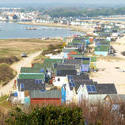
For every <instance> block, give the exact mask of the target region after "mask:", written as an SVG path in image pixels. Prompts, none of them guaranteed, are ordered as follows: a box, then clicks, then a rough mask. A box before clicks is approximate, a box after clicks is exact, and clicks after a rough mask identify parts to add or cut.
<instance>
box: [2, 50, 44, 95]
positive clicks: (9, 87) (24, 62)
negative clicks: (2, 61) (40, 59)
mask: <svg viewBox="0 0 125 125" xmlns="http://www.w3.org/2000/svg"><path fill="white" fill-rule="evenodd" d="M41 53H42V51H39V52H36V53H33V54H30V55H29V56H28V57H26V58H24V59H22V60H21V61H19V62H17V63H14V64H13V65H11V68H13V69H14V70H15V71H16V72H17V76H16V77H15V78H14V79H12V80H11V81H10V82H9V83H8V84H7V85H5V86H3V87H1V88H0V97H1V96H4V95H8V94H10V92H11V91H12V90H13V85H14V80H16V79H17V77H18V74H19V73H20V69H21V67H31V63H32V61H33V59H34V58H35V57H37V56H39V55H40V54H41Z"/></svg>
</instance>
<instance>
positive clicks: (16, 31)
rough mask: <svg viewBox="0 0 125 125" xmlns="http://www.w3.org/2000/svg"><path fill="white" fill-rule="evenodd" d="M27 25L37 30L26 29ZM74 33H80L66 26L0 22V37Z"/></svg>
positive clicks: (68, 34) (41, 36)
mask: <svg viewBox="0 0 125 125" xmlns="http://www.w3.org/2000/svg"><path fill="white" fill-rule="evenodd" d="M27 27H28V28H30V27H35V28H36V29H37V30H26V28H27ZM75 34H77V35H80V34H81V33H80V32H76V31H71V30H70V29H66V28H56V27H46V26H32V25H24V24H17V23H7V22H0V39H14V38H45V37H67V36H72V35H75Z"/></svg>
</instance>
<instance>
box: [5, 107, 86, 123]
mask: <svg viewBox="0 0 125 125" xmlns="http://www.w3.org/2000/svg"><path fill="white" fill-rule="evenodd" d="M6 122H7V124H8V125H84V120H83V118H82V110H81V108H79V107H67V106H59V107H56V106H43V107H36V108H34V109H33V110H32V111H31V112H30V113H24V112H23V111H22V110H20V109H19V108H17V109H16V110H15V111H13V112H11V113H10V115H9V118H8V120H7V121H6Z"/></svg>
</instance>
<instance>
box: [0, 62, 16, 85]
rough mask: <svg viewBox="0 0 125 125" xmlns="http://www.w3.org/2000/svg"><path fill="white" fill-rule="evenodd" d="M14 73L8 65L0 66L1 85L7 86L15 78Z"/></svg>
mask: <svg viewBox="0 0 125 125" xmlns="http://www.w3.org/2000/svg"><path fill="white" fill-rule="evenodd" d="M15 74H16V73H15V72H14V70H13V69H12V68H10V67H9V65H8V64H0V82H1V83H2V85H5V84H7V83H8V82H9V81H10V80H11V79H13V78H14V77H15Z"/></svg>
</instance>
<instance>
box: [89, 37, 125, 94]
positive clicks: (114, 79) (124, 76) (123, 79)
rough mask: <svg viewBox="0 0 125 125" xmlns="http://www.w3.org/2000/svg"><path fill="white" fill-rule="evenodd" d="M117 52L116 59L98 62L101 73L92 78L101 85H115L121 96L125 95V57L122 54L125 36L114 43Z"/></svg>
mask: <svg viewBox="0 0 125 125" xmlns="http://www.w3.org/2000/svg"><path fill="white" fill-rule="evenodd" d="M112 46H113V47H114V49H115V50H116V57H114V59H110V60H106V59H99V60H97V68H98V69H99V71H98V72H97V73H93V74H92V76H91V78H92V79H93V80H94V81H98V82H99V83H100V84H101V83H114V84H115V85H116V88H117V91H118V93H119V94H125V72H124V71H125V56H123V55H122V54H121V52H123V51H125V36H124V37H123V38H121V39H118V40H117V41H116V42H114V43H112Z"/></svg>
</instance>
